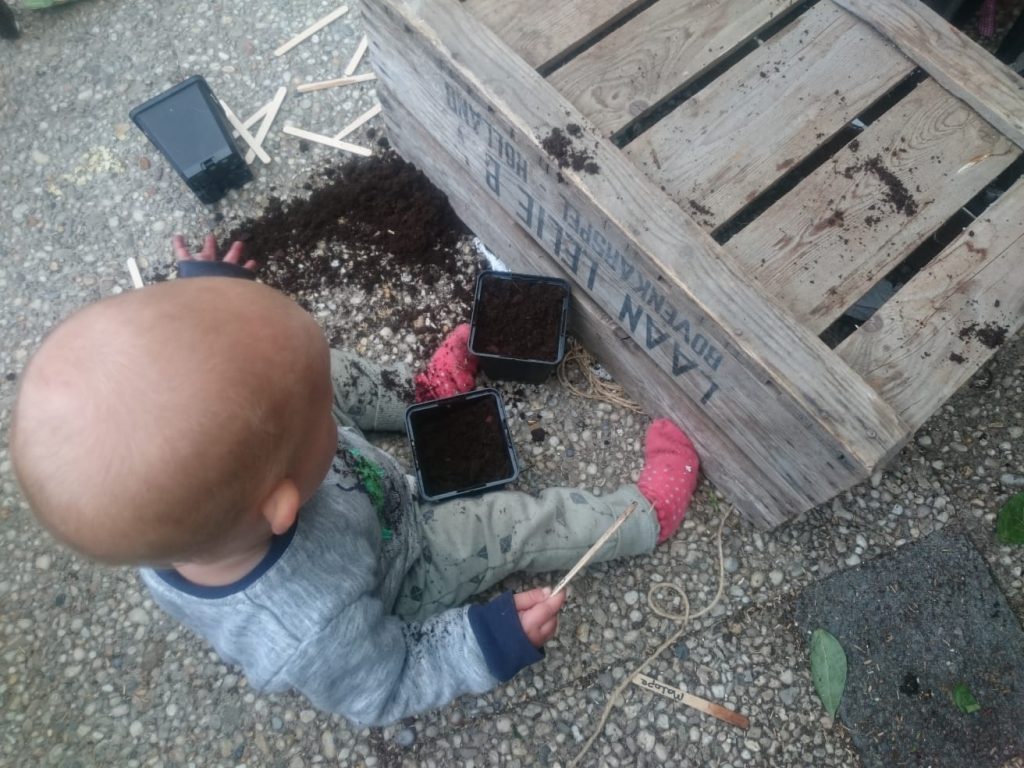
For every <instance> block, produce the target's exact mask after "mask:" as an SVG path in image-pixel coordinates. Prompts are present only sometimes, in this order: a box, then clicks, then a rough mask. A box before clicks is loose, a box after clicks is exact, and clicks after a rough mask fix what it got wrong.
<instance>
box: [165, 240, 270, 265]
mask: <svg viewBox="0 0 1024 768" xmlns="http://www.w3.org/2000/svg"><path fill="white" fill-rule="evenodd" d="M171 243H172V246H173V247H174V255H175V256H177V257H178V261H216V260H217V239H216V238H215V237H214V236H213V235H207V236H206V239H205V240H204V241H203V250H201V251H200V252H199V253H196V254H193V253H189V250H188V246H187V245H186V244H185V238H183V237H182V236H181V235H175V236H174V240H172V241H171ZM244 247H245V246H244V243H242V241H241V240H235V242H233V243H232V244H231V247H230V248H228V252H227V253H225V254H224V258H223V259H222V261H226V262H227V263H228V264H236V265H241V266H242V267H243V268H244V269H248V270H250V271H252V272H255V271H256V268H257V267H258V266H259V265H258V264H257V263H256V262H255V260H253V259H249V260H248V261H246V262H245V263H244V264H241V261H242V249H243V248H244Z"/></svg>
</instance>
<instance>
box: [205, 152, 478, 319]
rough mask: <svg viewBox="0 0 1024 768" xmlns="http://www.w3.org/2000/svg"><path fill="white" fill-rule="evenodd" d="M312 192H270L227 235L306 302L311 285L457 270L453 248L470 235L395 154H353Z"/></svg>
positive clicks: (371, 282) (277, 283) (265, 275)
mask: <svg viewBox="0 0 1024 768" xmlns="http://www.w3.org/2000/svg"><path fill="white" fill-rule="evenodd" d="M324 180H325V183H323V184H322V185H319V186H317V185H314V184H312V183H309V184H307V185H306V187H307V189H310V190H311V194H310V195H309V197H308V198H304V199H303V198H297V199H294V200H289V201H282V200H280V199H277V198H273V199H271V201H270V204H269V206H268V207H267V209H266V210H265V211H264V212H263V214H262V215H260V216H259V217H258V218H255V219H247V220H245V221H243V222H242V223H241V224H239V225H238V226H237V227H236V228H235V229H234V230H232V231H231V233H230V234H229V235H228V238H227V240H226V242H225V243H224V247H226V246H227V245H228V244H229V243H230V242H231V241H233V240H242V241H244V242H245V243H246V257H247V258H251V259H255V260H256V261H257V262H259V264H260V265H261V267H262V269H261V271H260V276H261V278H262V280H263V281H264V282H265V283H267V284H269V285H271V286H274V287H276V288H278V289H280V290H282V291H284V292H285V293H288V294H290V295H292V296H295V297H297V298H298V299H299V300H300V301H302V298H303V295H304V294H305V293H307V292H309V291H311V290H321V289H324V288H331V287H334V286H338V285H342V284H345V285H352V286H355V287H358V288H361V289H363V290H367V291H369V290H373V289H375V288H377V287H379V286H380V285H382V284H385V283H389V282H398V281H405V282H409V281H417V282H420V283H422V284H424V285H432V284H433V283H434V282H436V281H437V279H438V278H439V277H440V276H441V275H444V274H454V273H456V272H457V271H458V263H457V259H456V257H455V247H456V246H457V245H458V243H459V241H460V240H461V239H462V237H463V236H464V235H465V234H466V233H467V230H466V227H465V225H464V224H463V223H462V222H461V221H460V220H459V218H458V216H456V215H455V212H454V211H453V210H452V209H451V207H450V206H449V205H448V200H447V198H446V197H445V195H444V193H442V192H441V191H440V190H439V189H437V188H436V187H435V186H434V185H433V184H431V183H430V180H429V179H427V177H426V176H425V175H424V174H423V172H422V171H420V170H418V169H417V168H416V167H415V166H413V165H412V164H410V163H407V162H405V161H404V160H402V159H401V158H400V157H399V156H398V155H396V154H395V153H394V152H386V153H384V154H382V155H374V156H372V157H368V158H355V159H353V160H351V161H349V162H348V163H346V164H345V165H343V166H340V167H335V168H329V169H327V170H326V171H325V172H324Z"/></svg>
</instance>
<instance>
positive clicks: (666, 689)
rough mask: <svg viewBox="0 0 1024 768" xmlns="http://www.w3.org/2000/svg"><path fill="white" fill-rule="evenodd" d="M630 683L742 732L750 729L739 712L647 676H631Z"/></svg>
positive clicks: (746, 720)
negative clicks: (740, 729) (714, 718)
mask: <svg viewBox="0 0 1024 768" xmlns="http://www.w3.org/2000/svg"><path fill="white" fill-rule="evenodd" d="M632 682H633V685H639V686H640V687H641V688H644V689H646V690H648V691H651V692H652V693H656V694H658V695H659V696H664V697H665V698H666V699H672V701H678V702H681V703H683V704H685V705H686V706H688V707H691V708H693V709H696V710H697V711H698V712H703V713H704V714H705V715H711V716H712V717H717V718H718V719H719V720H722V721H723V722H726V723H729V725H735V726H736V727H737V728H742V729H743V730H747V728H749V727H750V719H749V718H747V717H746V716H744V715H741V714H740V713H739V712H733V711H732V710H731V709H726V708H725V707H723V706H722V705H721V704H715V703H714V702H713V701H708V700H707V699H702V698H701V697H700V696H694V695H693V694H692V693H686V691H681V690H679V689H678V688H673V687H672V686H671V685H666V684H665V683H662V682H660V681H658V680H655V679H654V678H652V677H648V676H647V675H641V674H639V673H637V674H635V675H633V681H632Z"/></svg>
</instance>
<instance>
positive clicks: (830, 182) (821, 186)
mask: <svg viewBox="0 0 1024 768" xmlns="http://www.w3.org/2000/svg"><path fill="white" fill-rule="evenodd" d="M1019 155H1020V151H1019V150H1018V149H1017V147H1016V146H1015V145H1014V144H1012V143H1011V142H1010V141H1009V140H1008V139H1007V138H1005V137H1004V136H1003V135H1002V134H1000V133H999V132H997V131H996V130H995V129H994V128H993V127H992V126H991V125H989V124H988V123H987V122H986V121H985V120H983V119H982V118H981V117H980V116H979V115H978V114H977V113H976V112H975V111H974V110H972V109H971V108H970V107H968V106H967V105H966V104H964V103H963V102H962V101H960V100H959V99H957V98H954V97H953V96H951V95H950V94H949V92H948V91H946V90H945V89H944V88H942V86H940V85H938V84H937V83H935V82H934V81H932V80H928V81H926V82H924V83H922V84H921V85H920V86H919V87H917V88H916V89H914V91H913V92H911V93H910V94H908V95H907V97H906V98H904V99H902V100H901V101H900V103H899V104H897V105H896V106H895V107H893V108H892V109H891V110H890V111H889V112H888V113H887V114H886V115H884V116H883V117H882V118H880V119H879V120H878V121H877V122H875V123H873V124H872V125H870V126H869V127H868V128H867V129H866V130H864V131H863V132H862V133H861V134H860V135H859V136H858V137H857V138H856V139H855V140H854V141H852V142H850V144H848V145H847V146H846V148H844V149H843V150H841V151H840V152H838V153H837V154H836V155H835V157H834V158H832V161H831V162H829V163H826V164H825V165H823V166H822V167H821V168H819V169H818V170H817V171H815V172H814V173H813V174H811V175H810V176H808V177H807V178H806V179H805V180H804V181H803V182H801V183H800V184H799V185H798V186H797V187H796V188H795V189H794V190H793V191H792V192H790V193H789V194H787V195H786V196H785V197H783V198H782V199H781V200H780V201H779V202H778V203H776V204H775V205H774V206H772V207H771V208H769V209H768V210H767V211H765V212H764V213H763V214H761V216H759V217H758V218H757V219H756V220H755V221H754V222H752V223H751V224H750V225H749V226H748V227H746V228H745V229H744V230H743V231H741V232H740V233H739V234H738V235H737V236H736V237H734V238H733V239H732V240H730V241H729V242H728V244H727V245H726V249H727V250H728V251H730V252H731V253H732V254H733V255H734V257H735V258H736V259H737V260H738V262H739V263H740V264H742V265H743V266H744V267H745V268H747V269H748V270H750V273H751V274H753V275H754V276H755V277H756V278H757V280H759V281H760V282H761V283H762V285H764V286H765V288H766V290H768V292H769V293H771V294H772V295H773V296H775V297H776V298H778V299H779V301H780V302H781V303H782V304H783V305H784V306H786V307H788V308H789V309H790V311H791V312H792V313H793V315H794V316H795V317H796V318H797V319H798V320H799V321H800V322H801V323H803V324H804V326H805V327H806V328H808V329H810V330H811V331H813V332H814V333H821V332H822V331H824V330H825V329H826V328H827V327H828V326H829V325H830V324H831V323H832V322H833V321H834V320H835V319H836V318H837V317H839V316H840V315H841V314H843V312H844V311H846V309H848V308H849V307H850V306H851V305H852V304H853V303H854V302H855V301H857V299H859V298H860V297H861V296H863V295H864V294H865V293H866V292H867V291H868V290H869V289H870V288H871V286H872V285H874V284H875V283H876V282H877V281H878V280H879V279H881V278H882V277H883V276H884V275H885V274H886V273H887V272H888V271H889V270H891V269H892V268H893V267H895V266H896V265H897V264H899V263H900V262H901V261H902V260H903V259H904V258H906V256H907V255H908V254H909V253H910V252H911V251H912V250H913V249H914V248H915V247H917V245H919V244H920V243H921V242H922V241H923V240H924V239H925V238H926V237H928V236H929V235H930V234H931V233H932V232H933V231H934V230H935V229H937V228H938V227H939V226H940V225H941V224H942V223H943V222H945V221H946V220H947V219H948V218H949V217H950V216H952V215H953V214H954V213H956V211H957V210H958V209H959V208H960V207H961V206H963V205H964V204H966V203H967V201H968V200H970V199H971V198H972V197H973V196H974V195H975V194H977V193H978V192H980V191H981V190H982V189H984V187H985V186H986V185H987V184H988V183H989V182H990V181H992V180H993V179H994V178H995V177H996V176H997V175H998V174H999V173H1000V172H1001V171H1003V170H1004V169H1005V168H1006V167H1007V166H1008V165H1009V164H1010V163H1012V162H1013V161H1014V160H1015V159H1016V158H1017V157H1018V156H1019Z"/></svg>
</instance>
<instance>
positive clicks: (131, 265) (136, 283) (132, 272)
mask: <svg viewBox="0 0 1024 768" xmlns="http://www.w3.org/2000/svg"><path fill="white" fill-rule="evenodd" d="M125 264H126V265H127V267H128V276H129V277H130V278H131V279H132V287H133V288H135V289H136V290H138V289H139V288H141V287H142V275H140V274H139V265H138V264H136V263H135V257H134V256H129V257H128V261H126V262H125Z"/></svg>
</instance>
